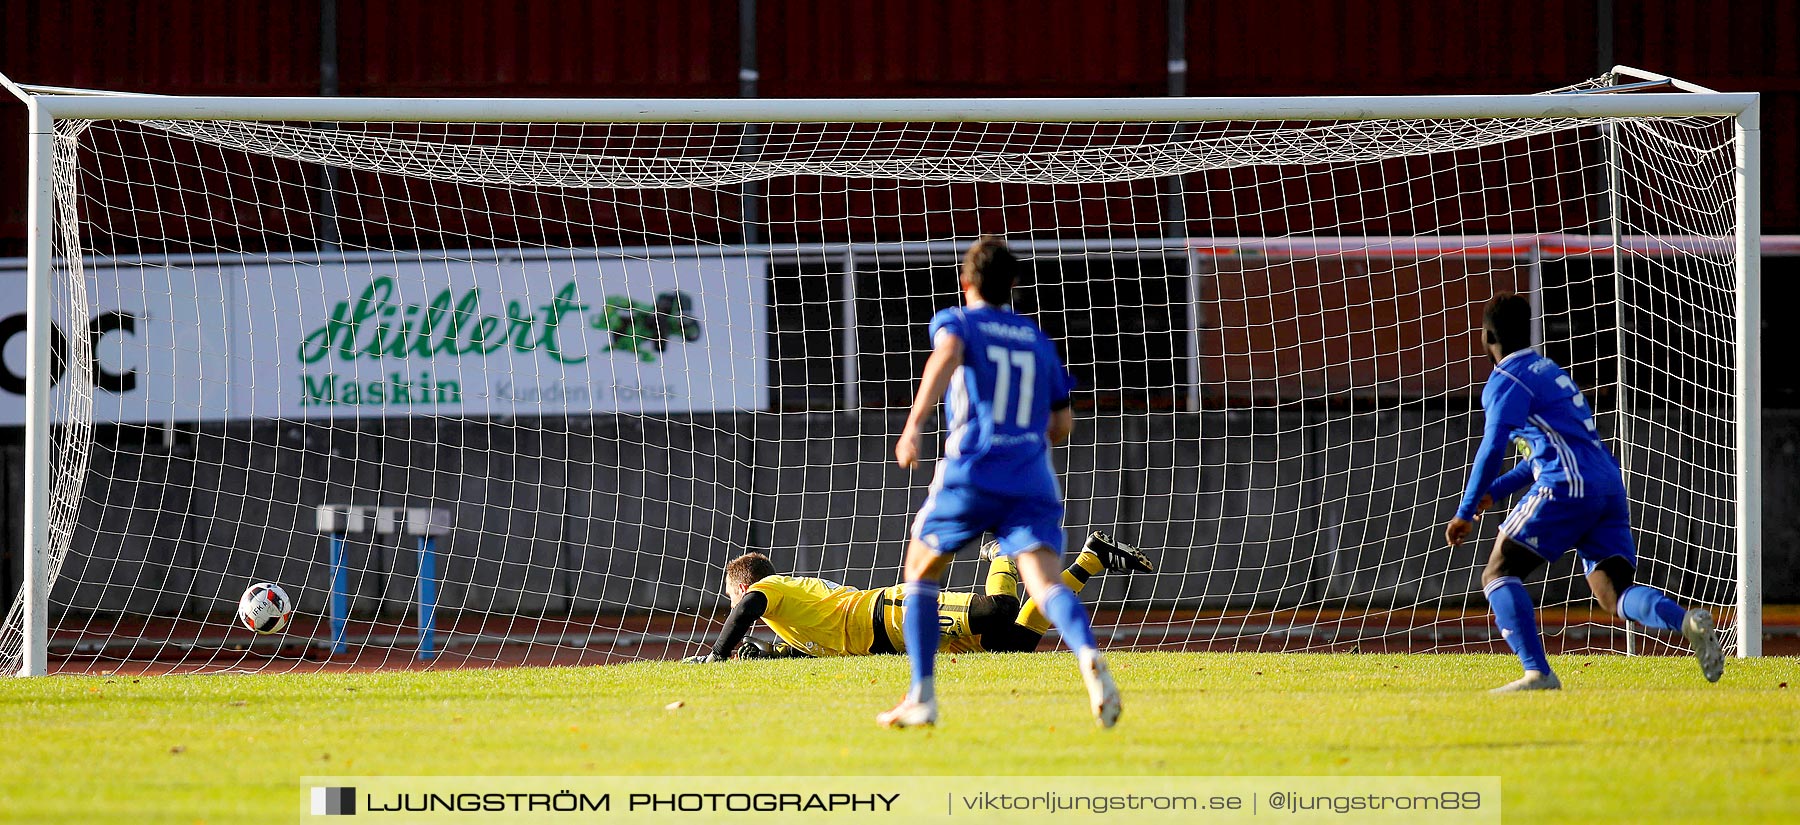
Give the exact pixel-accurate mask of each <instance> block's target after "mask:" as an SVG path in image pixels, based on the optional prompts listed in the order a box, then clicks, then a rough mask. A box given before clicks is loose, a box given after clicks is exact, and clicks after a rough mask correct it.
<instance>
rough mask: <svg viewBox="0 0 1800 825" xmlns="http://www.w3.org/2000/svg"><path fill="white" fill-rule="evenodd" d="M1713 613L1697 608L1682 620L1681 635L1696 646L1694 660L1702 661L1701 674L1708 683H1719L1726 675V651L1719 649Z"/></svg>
mask: <svg viewBox="0 0 1800 825" xmlns="http://www.w3.org/2000/svg"><path fill="white" fill-rule="evenodd" d="M1713 627H1714V624H1713V614H1712V611H1710V610H1707V609H1706V608H1704V607H1696V608H1694V609H1692V610H1689V611H1688V612H1687V616H1686V617H1684V618H1682V620H1681V635H1683V636H1686V637H1687V640H1688V644H1690V645H1693V646H1694V658H1696V659H1699V660H1700V672H1701V673H1702V674H1705V675H1706V681H1708V682H1717V681H1719V677H1720V676H1723V675H1725V651H1723V650H1721V649H1719V634H1717V633H1714V632H1713Z"/></svg>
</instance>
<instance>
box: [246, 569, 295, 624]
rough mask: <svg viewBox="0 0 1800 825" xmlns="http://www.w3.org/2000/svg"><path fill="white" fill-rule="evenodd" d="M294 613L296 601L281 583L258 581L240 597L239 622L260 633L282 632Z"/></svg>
mask: <svg viewBox="0 0 1800 825" xmlns="http://www.w3.org/2000/svg"><path fill="white" fill-rule="evenodd" d="M293 615H294V603H293V601H292V600H290V599H288V594H287V591H286V590H282V589H281V585H278V584H270V583H269V582H258V583H256V584H253V585H250V589H249V590H245V591H244V597H243V598H241V599H238V622H239V623H240V624H242V625H243V626H245V627H247V628H250V629H251V630H254V631H256V632H258V633H261V634H264V635H267V634H270V633H280V632H281V629H282V628H284V627H287V623H288V618H289V617H291V616H293Z"/></svg>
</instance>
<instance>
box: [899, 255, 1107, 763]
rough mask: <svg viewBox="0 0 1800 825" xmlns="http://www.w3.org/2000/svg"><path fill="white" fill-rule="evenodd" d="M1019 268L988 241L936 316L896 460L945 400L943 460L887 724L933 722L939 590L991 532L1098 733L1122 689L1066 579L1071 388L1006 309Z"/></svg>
mask: <svg viewBox="0 0 1800 825" xmlns="http://www.w3.org/2000/svg"><path fill="white" fill-rule="evenodd" d="M1018 269H1019V264H1018V262H1017V261H1016V260H1015V259H1014V258H1013V256H1012V252H1011V251H1010V250H1008V249H1007V247H1006V244H1005V243H1004V242H1002V241H1001V240H1000V239H998V238H995V237H993V236H989V235H983V236H982V237H981V238H980V239H979V240H977V241H976V242H975V244H974V245H973V246H971V247H970V248H969V252H968V254H967V255H965V256H964V258H963V268H962V277H961V285H962V291H963V306H960V307H954V308H951V309H946V310H944V311H942V312H939V313H938V314H937V315H936V316H934V317H933V318H932V319H931V345H932V350H931V358H930V359H929V360H927V361H926V362H925V374H924V377H923V378H922V379H921V381H920V387H919V394H918V396H917V397H916V398H915V399H914V400H913V406H912V414H911V415H910V416H909V417H908V418H907V420H906V429H905V430H904V431H903V432H902V433H901V434H900V441H899V443H898V444H896V445H895V446H894V458H895V459H896V460H897V461H898V462H899V464H900V466H901V467H906V468H911V467H913V466H915V465H917V464H918V461H919V440H920V438H921V431H922V430H923V428H924V425H925V422H926V421H927V420H929V419H930V417H931V413H932V410H933V409H934V408H936V406H937V403H938V399H939V398H943V399H944V410H945V417H946V419H947V426H946V427H945V430H946V435H945V437H944V454H943V458H942V459H940V460H939V461H938V466H937V474H936V476H934V477H933V478H932V481H931V493H930V495H929V496H928V497H927V498H926V499H925V504H924V506H922V507H920V508H919V515H918V517H917V518H916V519H915V520H914V521H913V528H912V541H911V542H910V543H909V544H908V545H907V551H906V570H905V581H906V584H905V590H904V592H905V609H906V615H905V619H904V620H903V628H902V629H903V631H904V633H903V635H904V636H905V639H906V653H907V655H908V656H909V657H911V659H912V690H911V691H909V692H908V693H907V695H906V698H905V699H903V700H901V702H900V704H899V705H896V706H895V707H894V709H893V710H890V711H887V712H886V713H883V714H881V715H880V716H877V717H876V721H877V722H879V723H880V724H881V725H882V726H883V727H895V728H901V727H911V726H915V725H932V724H936V722H937V693H936V690H935V687H934V685H933V672H934V671H933V668H934V665H935V662H936V658H937V649H938V592H939V588H940V582H942V580H943V575H944V570H945V568H947V567H948V566H949V564H950V559H951V557H952V556H953V555H954V554H955V553H956V552H957V551H958V550H961V549H963V548H964V547H966V546H968V545H970V544H972V543H973V542H974V541H975V540H976V539H978V538H980V537H981V535H982V533H984V532H991V533H993V534H994V538H995V540H996V542H997V543H998V548H997V550H996V552H997V553H998V554H1000V555H1003V556H1009V557H1012V558H1013V560H1014V561H1015V562H1016V564H1017V565H1018V569H1019V578H1020V580H1021V582H1022V583H1023V584H1024V585H1025V590H1026V592H1027V593H1029V594H1031V597H1032V598H1033V599H1035V600H1036V601H1037V604H1038V605H1039V606H1040V607H1041V609H1042V610H1043V611H1044V614H1045V615H1046V616H1048V617H1049V618H1050V620H1051V622H1052V623H1054V624H1055V625H1056V628H1057V630H1059V631H1061V633H1062V639H1063V641H1064V642H1065V643H1067V644H1068V646H1069V648H1070V649H1071V650H1074V651H1075V655H1076V660H1077V662H1078V663H1079V665H1080V670H1081V675H1082V679H1083V680H1084V681H1085V682H1086V683H1087V689H1088V698H1089V700H1090V704H1091V706H1092V710H1093V712H1094V718H1095V719H1096V720H1097V721H1098V722H1099V723H1100V725H1101V726H1102V727H1112V726H1113V724H1114V723H1115V722H1117V721H1118V719H1119V708H1120V705H1119V689H1118V686H1117V685H1115V684H1114V683H1113V678H1112V674H1111V673H1110V672H1109V671H1108V670H1107V666H1106V660H1105V659H1104V658H1102V657H1101V655H1100V649H1099V648H1098V647H1097V646H1096V645H1095V644H1094V630H1093V628H1092V627H1091V626H1090V625H1089V623H1088V615H1087V610H1086V609H1085V608H1083V607H1082V606H1081V599H1080V598H1078V597H1077V596H1076V595H1075V594H1074V593H1073V592H1071V591H1070V590H1069V588H1067V587H1065V586H1064V585H1063V583H1062V578H1061V575H1060V574H1061V572H1062V571H1061V569H1060V568H1061V565H1060V559H1061V557H1062V551H1063V531H1062V517H1063V501H1062V487H1061V485H1060V484H1058V483H1057V481H1056V473H1055V471H1054V470H1053V469H1051V466H1050V446H1051V445H1052V444H1061V443H1062V442H1063V441H1065V440H1067V439H1068V437H1069V433H1070V432H1072V431H1073V430H1074V429H1075V415H1074V413H1073V411H1071V410H1070V408H1069V391H1070V390H1071V389H1073V388H1074V385H1075V380H1074V378H1073V377H1071V376H1070V375H1069V373H1068V371H1067V370H1065V369H1064V368H1063V364H1062V359H1061V358H1058V357H1057V354H1056V347H1055V345H1053V344H1052V343H1051V342H1050V339H1049V338H1047V337H1045V336H1044V332H1043V330H1040V329H1038V326H1037V324H1035V323H1033V322H1032V321H1031V320H1030V319H1029V318H1025V317H1023V316H1021V315H1019V314H1017V313H1015V312H1013V311H1012V307H1011V306H1010V305H1011V303H1012V287H1013V281H1014V280H1015V279H1016V278H1017V272H1018ZM946 391H948V394H947V395H946Z"/></svg>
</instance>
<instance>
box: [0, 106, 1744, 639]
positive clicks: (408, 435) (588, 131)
mask: <svg viewBox="0 0 1800 825" xmlns="http://www.w3.org/2000/svg"><path fill="white" fill-rule="evenodd" d="M57 150H58V151H57V160H56V163H57V175H56V193H57V215H58V229H59V231H58V234H57V243H58V249H57V252H58V254H59V263H58V265H57V268H56V270H55V281H56V287H57V323H58V326H59V328H60V329H61V330H64V331H65V332H64V334H62V335H61V336H60V339H59V340H61V342H62V343H61V344H59V346H61V347H62V349H61V350H60V351H61V352H62V353H63V354H62V355H61V356H60V357H59V360H58V365H59V366H58V368H59V370H60V371H61V375H60V380H59V381H58V383H57V385H56V387H57V392H56V397H55V400H56V405H57V408H56V414H55V418H56V421H57V425H58V426H57V430H56V436H55V439H56V459H55V472H54V473H53V479H52V486H53V491H54V496H53V501H54V504H53V511H52V523H51V531H52V534H53V541H52V547H51V548H50V556H49V561H50V567H51V570H52V574H53V581H54V587H53V590H52V596H51V607H52V618H51V650H50V653H51V661H52V664H53V666H54V667H55V668H57V669H59V670H62V671H65V672H121V671H123V672H138V671H144V672H150V671H166V670H183V671H187V670H207V671H217V670H227V669H249V670H294V669H318V668H336V667H444V666H462V665H478V666H479V665H497V664H576V663H582V664H591V663H601V662H613V661H620V660H625V659H634V658H660V657H674V656H680V655H685V654H691V653H695V652H699V651H700V650H702V649H703V648H704V645H705V644H706V642H707V641H708V635H709V633H710V632H711V631H712V630H714V629H716V628H717V626H718V622H719V620H720V619H721V618H722V613H723V609H724V608H725V607H726V605H725V603H724V601H723V598H722V596H721V595H720V592H721V590H722V586H723V582H722V572H721V571H722V567H723V564H724V562H725V561H727V560H728V559H729V558H731V557H733V556H735V555H737V554H738V553H741V552H744V551H747V550H756V551H760V552H764V553H767V554H769V555H770V556H771V557H772V558H773V559H774V561H775V563H776V565H777V566H778V567H779V568H781V569H783V570H787V571H793V572H796V573H799V574H812V575H820V576H823V577H825V578H828V579H831V580H834V581H838V582H842V583H845V584H849V585H853V586H857V587H880V586H887V585H891V584H893V583H895V582H897V581H898V578H899V562H900V559H901V556H902V550H903V542H904V539H905V536H906V535H907V527H908V524H909V522H910V520H911V516H912V514H913V512H914V511H915V510H916V508H917V507H918V506H919V504H920V502H921V501H922V500H923V498H924V494H925V485H926V482H927V481H928V474H927V473H924V472H920V473H916V474H915V473H909V472H906V471H902V470H900V469H898V468H896V467H895V466H894V465H893V462H892V460H891V458H890V456H891V450H892V443H893V439H894V438H895V437H896V436H897V435H898V433H899V431H900V428H901V424H902V423H903V421H904V418H905V412H906V408H907V406H908V405H909V404H910V402H911V399H912V391H913V388H914V386H915V382H916V380H917V376H918V374H919V369H920V366H921V365H922V364H923V361H924V358H925V356H926V354H927V352H928V343H927V341H926V340H925V324H926V321H927V320H928V319H929V318H930V316H931V314H932V313H933V312H934V311H935V310H936V309H940V308H942V307H945V306H950V305H952V304H953V303H955V302H956V301H957V300H958V294H959V293H958V289H957V286H956V264H957V259H958V254H959V252H960V250H961V249H962V247H963V245H964V244H966V243H967V242H968V241H969V240H970V239H972V238H973V237H975V236H976V235H978V234H980V233H994V234H1000V235H1004V236H1006V237H1007V238H1008V239H1009V240H1010V241H1011V242H1012V243H1013V245H1014V247H1015V249H1016V250H1018V251H1019V252H1020V254H1021V255H1022V256H1023V257H1024V258H1025V259H1026V260H1027V266H1028V275H1027V276H1026V278H1025V279H1024V281H1023V282H1022V283H1021V285H1020V287H1019V289H1018V290H1017V294H1016V306H1017V308H1018V309H1019V310H1020V311H1022V312H1025V313H1028V314H1030V315H1032V316H1033V317H1035V318H1036V319H1037V320H1038V322H1039V323H1040V324H1041V325H1042V326H1043V327H1044V328H1045V329H1046V331H1047V332H1049V334H1050V335H1051V337H1052V338H1054V339H1055V340H1057V341H1058V342H1059V346H1060V347H1061V348H1062V351H1063V354H1064V356H1065V360H1067V362H1068V363H1069V365H1070V367H1071V370H1072V371H1073V372H1074V374H1075V375H1076V377H1077V379H1078V381H1079V384H1080V388H1079V390H1078V391H1077V393H1076V409H1077V429H1076V434H1075V437H1074V439H1073V441H1072V442H1071V444H1070V445H1069V446H1067V447H1065V448H1061V449H1059V450H1058V451H1057V453H1056V463H1057V466H1058V469H1059V471H1060V474H1061V478H1062V480H1063V484H1064V487H1065V493H1066V499H1067V504H1068V515H1067V518H1066V520H1065V525H1066V527H1067V530H1068V534H1069V537H1070V544H1071V546H1072V547H1073V546H1078V545H1079V544H1080V542H1081V541H1082V540H1083V538H1084V537H1085V536H1086V535H1087V534H1088V532H1089V531H1091V530H1101V531H1105V532H1108V533H1111V534H1113V535H1115V536H1117V537H1119V538H1120V539H1122V540H1125V541H1128V542H1131V543H1134V544H1137V545H1139V546H1141V547H1142V548H1143V549H1144V550H1145V551H1146V552H1147V553H1148V555H1149V556H1150V557H1151V558H1152V559H1153V560H1154V561H1155V563H1156V565H1157V571H1156V572H1155V573H1135V574H1129V575H1127V574H1119V573H1109V574H1106V575H1103V576H1099V577H1097V578H1095V579H1094V580H1092V581H1091V582H1089V583H1088V584H1087V586H1086V587H1085V588H1084V592H1083V594H1082V595H1083V598H1084V600H1085V601H1087V602H1088V603H1089V606H1090V610H1091V611H1092V612H1093V613H1094V615H1095V618H1096V628H1097V630H1098V631H1099V635H1100V637H1101V638H1102V640H1103V641H1104V642H1106V643H1108V644H1110V645H1113V646H1131V647H1138V648H1169V649H1257V650H1363V651H1374V650H1407V651H1426V650H1431V651H1443V650H1449V651H1458V650H1490V649H1497V647H1496V645H1497V637H1496V636H1495V635H1494V634H1493V632H1492V630H1491V626H1490V625H1489V623H1488V620H1487V618H1486V611H1485V603H1484V602H1483V600H1482V597H1481V595H1480V587H1479V582H1478V575H1479V569H1480V566H1481V563H1482V561H1483V560H1484V559H1485V548H1486V547H1487V545H1488V543H1489V542H1491V540H1492V535H1493V529H1494V525H1495V524H1497V523H1498V522H1499V520H1500V519H1499V518H1495V517H1492V516H1490V517H1489V518H1488V519H1487V520H1486V521H1487V524H1486V525H1485V526H1484V529H1483V531H1482V532H1481V533H1479V534H1478V536H1477V539H1476V540H1475V542H1474V544H1472V545H1465V547H1464V548H1463V549H1461V550H1457V551H1452V550H1449V549H1447V548H1445V547H1444V546H1443V541H1442V538H1441V525H1442V523H1443V522H1444V521H1445V520H1446V519H1447V518H1448V517H1449V515H1450V514H1451V513H1452V511H1453V509H1454V501H1455V499H1456V497H1457V496H1458V495H1459V493H1460V489H1461V486H1462V482H1463V479H1464V478H1465V473H1466V471H1467V462H1468V460H1469V458H1470V457H1471V456H1472V454H1473V452H1474V448H1475V445H1476V443H1477V442H1478V440H1479V438H1480V435H1481V417H1480V410H1479V394H1480V387H1481V383H1482V382H1483V381H1484V380H1485V378H1486V374H1487V362H1486V360H1485V357H1484V356H1483V355H1482V354H1481V353H1480V352H1479V349H1478V344H1477V341H1478V338H1479V331H1480V311H1481V308H1482V306H1483V304H1484V303H1485V302H1486V301H1487V300H1488V299H1489V298H1490V297H1491V296H1493V295H1494V294H1497V293H1499V292H1503V291H1518V292H1521V293H1526V294H1529V295H1531V296H1532V299H1533V302H1534V304H1535V305H1536V306H1537V307H1538V308H1539V310H1540V315H1539V317H1540V319H1541V322H1540V326H1541V329H1540V330H1539V333H1538V340H1539V344H1540V347H1541V349H1542V350H1543V351H1544V352H1545V353H1546V354H1548V355H1550V356H1551V357H1553V358H1555V359H1556V360H1557V361H1558V362H1560V363H1562V364H1564V365H1565V366H1566V367H1567V368H1568V369H1569V370H1570V372H1571V374H1572V375H1573V376H1574V377H1575V379H1576V381H1577V382H1578V383H1579V384H1580V385H1581V386H1583V387H1584V388H1585V389H1587V391H1588V397H1589V400H1590V402H1592V403H1593V404H1594V406H1595V408H1596V409H1597V410H1598V411H1599V413H1600V423H1601V426H1602V432H1603V433H1604V434H1605V435H1606V436H1607V437H1608V439H1609V441H1610V443H1612V445H1613V446H1614V449H1615V451H1616V452H1617V453H1618V454H1619V455H1620V457H1621V461H1622V464H1623V465H1624V467H1625V469H1626V476H1627V481H1628V484H1629V486H1630V488H1631V490H1632V493H1633V500H1634V515H1635V518H1636V526H1637V528H1638V533H1637V536H1638V542H1639V551H1640V554H1641V555H1642V557H1643V559H1644V560H1645V564H1644V566H1642V567H1640V580H1645V581H1649V582H1651V583H1654V584H1658V585H1659V586H1663V587H1665V588H1666V589H1668V590H1669V591H1670V592H1671V593H1672V594H1673V595H1675V596H1676V597H1677V598H1678V599H1680V600H1682V601H1683V602H1684V603H1688V604H1694V605H1704V606H1709V607H1712V608H1714V609H1715V611H1718V612H1721V613H1722V614H1724V615H1723V616H1722V624H1727V625H1728V624H1729V619H1730V609H1731V606H1732V605H1734V604H1735V602H1736V595H1735V594H1736V580H1735V575H1736V573H1735V571H1736V566H1735V564H1736V563H1735V558H1736V547H1735V543H1734V542H1735V534H1734V532H1733V530H1732V528H1731V525H1732V504H1733V501H1734V486H1733V484H1734V481H1733V479H1734V476H1733V472H1732V470H1733V466H1734V454H1733V446H1732V439H1733V424H1734V422H1733V410H1732V386H1731V369H1732V366H1733V363H1734V356H1733V340H1734V337H1733V324H1734V311H1733V289H1734V284H1735V282H1734V279H1735V274H1734V273H1735V257H1734V251H1733V250H1734V247H1733V244H1732V241H1733V237H1734V233H1735V231H1736V228H1735V226H1734V220H1733V187H1732V183H1733V172H1734V158H1733V154H1732V153H1733V143H1732V128H1731V123H1730V121H1729V120H1728V119H1723V118H1680V119H1619V120H1611V121H1595V120H1572V119H1570V120H1556V119H1550V120H1525V119H1521V120H1498V119H1469V120H1429V121H1363V122H1348V121H1345V122H1274V121H1266V122H1263V121H1259V122H1242V123H1097V124H1085V123H956V124H907V123H885V124H813V123H805V124H799V123H763V124H752V125H748V126H746V125H738V124H685V123H684V124H534V123H505V124H463V123H423V124H412V123H338V124H305V123H276V122H231V121H225V122H212V121H136V122H128V121H102V122H93V123H89V122H65V123H62V124H60V126H59V133H58V140H57ZM1615 238H1616V239H1617V241H1618V243H1617V245H1616V246H1615V244H1614V240H1615ZM328 506H329V507H332V508H335V509H334V510H333V512H336V513H338V514H340V516H341V515H342V514H345V513H350V514H359V515H362V516H365V517H366V520H365V521H364V522H363V523H361V524H360V525H358V524H352V523H350V522H347V521H345V522H337V523H328V522H327V521H321V520H320V517H319V509H320V508H321V507H328ZM407 508H415V509H417V510H422V511H428V510H431V509H436V510H440V511H442V514H441V516H440V518H442V519H444V520H445V524H446V527H447V529H446V530H444V531H442V532H440V533H435V534H432V535H421V533H425V532H432V531H422V530H413V531H409V530H407V529H406V526H407V525H408V524H414V525H417V524H424V523H429V522H431V517H430V516H429V515H420V514H418V513H409V512H408V511H407ZM409 516H410V517H411V518H410V520H409ZM374 527H381V528H384V529H371V528H374ZM389 527H391V528H393V529H391V530H390V529H385V528H389ZM1476 548H1481V549H1479V550H1477V549H1476ZM981 568H982V565H981V563H980V562H979V561H977V560H975V559H974V558H973V557H972V554H971V555H970V556H967V557H965V558H964V560H962V561H959V562H957V563H956V564H955V565H953V567H952V572H951V579H950V586H951V587H952V588H965V589H966V588H977V589H979V588H980V587H981V582H982V581H983V571H982V569H981ZM1580 578H1581V577H1580V574H1579V569H1578V567H1577V566H1576V565H1574V564H1573V563H1572V561H1571V560H1569V559H1565V560H1563V561H1561V562H1559V563H1557V564H1555V565H1553V566H1552V567H1551V568H1550V571H1549V573H1548V575H1547V577H1546V578H1545V580H1544V581H1543V582H1541V583H1539V584H1536V585H1534V591H1535V593H1536V595H1537V597H1538V599H1539V602H1538V603H1539V605H1540V606H1541V608H1542V609H1543V616H1544V621H1545V626H1546V632H1547V633H1548V634H1549V636H1550V641H1551V644H1552V646H1553V647H1557V648H1561V649H1565V650H1621V649H1625V648H1626V647H1627V646H1630V647H1632V648H1633V649H1635V650H1640V651H1667V650H1673V649H1675V647H1674V645H1675V644H1677V643H1678V642H1679V639H1672V638H1665V637H1662V636H1660V635H1639V636H1637V637H1635V638H1633V639H1631V640H1628V639H1627V638H1626V634H1625V632H1624V630H1623V628H1622V626H1621V625H1620V624H1619V623H1618V622H1617V621H1616V620H1614V619H1613V618H1612V617H1610V616H1604V615H1600V614H1599V613H1598V612H1597V611H1590V610H1589V602H1588V595H1587V591H1586V589H1585V585H1584V584H1583V583H1582V582H1581V581H1580ZM259 581H271V582H275V583H278V584H281V585H282V586H283V587H285V588H286V589H287V591H288V592H289V593H290V594H291V595H292V596H293V597H294V600H295V602H296V613H295V618H294V620H293V622H292V623H291V624H290V625H289V626H288V628H287V629H286V630H285V631H284V632H282V633H279V634H275V635H272V636H256V635H254V634H252V633H251V632H250V631H248V630H246V629H245V628H243V627H242V626H241V625H239V624H237V623H236V621H235V619H234V617H233V611H234V609H235V606H236V601H237V598H238V596H239V594H241V593H242V592H243V591H244V589H245V588H246V587H248V586H249V585H250V584H252V583H254V582H259ZM422 605H423V606H422ZM334 620H335V621H334ZM422 626H423V627H426V628H428V629H429V632H424V631H422ZM19 627H20V610H19V606H18V605H17V604H15V605H14V607H13V609H12V611H11V612H10V613H9V614H8V618H7V622H6V625H5V627H4V629H3V630H0V659H4V660H5V661H4V662H0V664H4V665H5V666H7V667H9V668H11V667H16V666H17V664H18V657H19V653H20V635H19ZM1733 645H1735V640H1734V639H1728V644H1727V647H1728V649H1729V648H1731V647H1732V646H1733Z"/></svg>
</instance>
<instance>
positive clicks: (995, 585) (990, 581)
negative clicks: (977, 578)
mask: <svg viewBox="0 0 1800 825" xmlns="http://www.w3.org/2000/svg"><path fill="white" fill-rule="evenodd" d="M987 594H988V595H989V596H1011V597H1013V598H1015V599H1016V598H1018V597H1019V566H1018V565H1016V564H1013V560H1012V559H1009V558H1007V557H1005V556H995V557H994V561H993V562H992V563H991V564H990V565H989V566H988V577H987Z"/></svg>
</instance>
